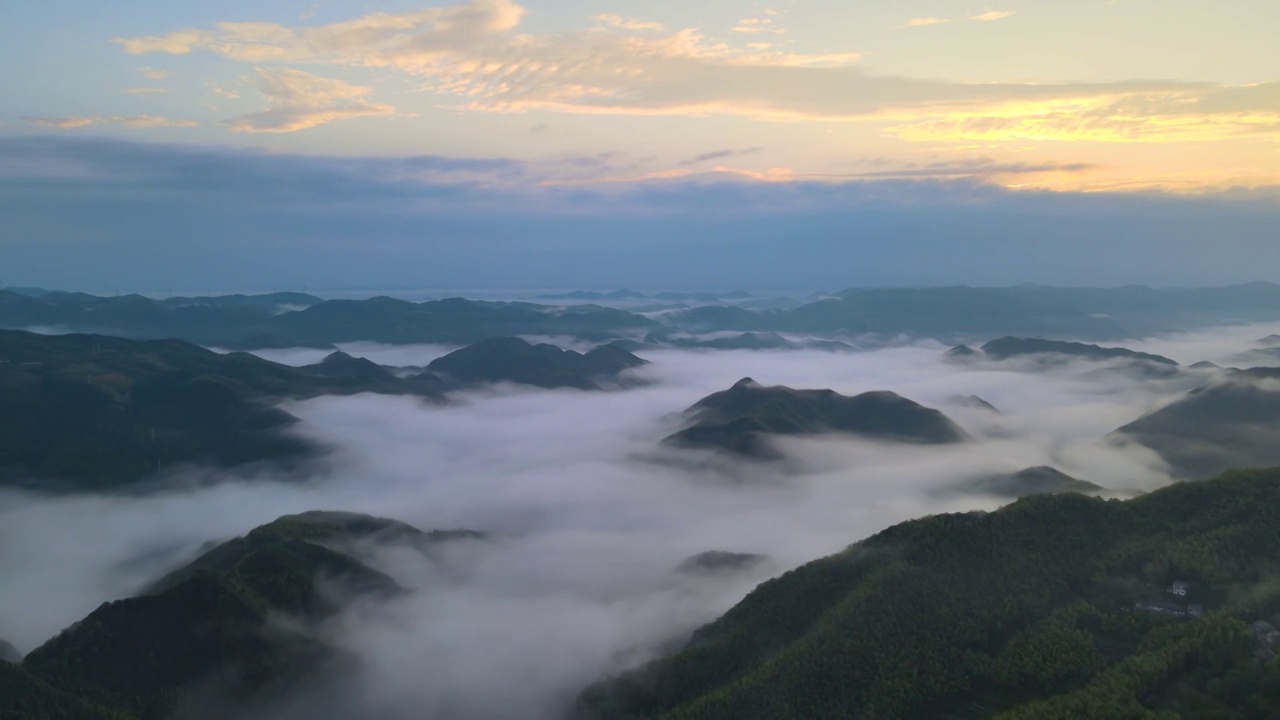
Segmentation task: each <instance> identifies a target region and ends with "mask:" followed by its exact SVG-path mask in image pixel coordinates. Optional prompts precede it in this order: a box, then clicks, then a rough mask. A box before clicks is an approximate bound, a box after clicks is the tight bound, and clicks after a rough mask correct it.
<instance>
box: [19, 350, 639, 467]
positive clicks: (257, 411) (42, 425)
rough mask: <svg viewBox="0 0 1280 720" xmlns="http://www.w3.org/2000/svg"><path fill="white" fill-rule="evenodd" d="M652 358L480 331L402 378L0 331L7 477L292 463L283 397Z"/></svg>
mask: <svg viewBox="0 0 1280 720" xmlns="http://www.w3.org/2000/svg"><path fill="white" fill-rule="evenodd" d="M644 364H645V361H644V360H641V359H640V358H638V357H636V356H634V355H632V354H631V353H628V352H627V351H626V350H623V349H622V348H619V347H615V346H612V345H605V346H602V347H599V348H597V349H595V350H593V351H591V352H589V353H586V354H581V353H577V352H573V351H566V350H561V349H559V348H557V347H555V346H553V345H536V346H535V345H531V344H529V343H527V342H525V341H524V340H520V339H518V338H505V339H495V340H487V341H483V342H481V343H479V344H476V345H473V346H469V347H466V348H463V349H461V350H458V351H456V352H454V353H451V354H449V355H446V356H444V357H442V358H440V359H438V360H436V361H435V362H433V363H431V365H430V368H429V370H428V371H426V372H423V371H420V370H419V371H415V372H413V373H412V374H409V375H407V376H401V375H397V374H393V373H392V372H391V371H390V370H388V369H387V368H384V367H382V366H380V365H378V364H376V363H373V362H371V361H369V360H367V359H364V358H356V357H352V356H351V355H348V354H346V353H344V352H340V351H336V352H334V353H331V354H330V355H328V356H327V357H326V358H324V360H322V361H321V362H319V363H317V364H314V365H308V366H305V367H290V366H286V365H280V364H277V363H273V362H270V361H268V360H263V359H262V358H259V357H257V356H254V355H250V354H248V353H229V354H221V353H217V352H213V351H211V350H206V349H204V348H201V347H198V346H196V345H192V344H190V343H187V342H184V341H181V340H126V339H122V338H115V337H107V336H102V335H39V334H36V333H29V332H23V331H17V330H0V485H5V484H19V485H27V486H34V487H39V488H41V489H44V490H87V489H96V490H110V489H118V488H122V487H125V486H128V485H131V484H133V483H137V482H139V481H143V480H146V479H149V478H154V477H156V476H158V475H160V474H161V473H163V472H164V471H165V470H168V469H172V468H174V467H178V466H183V465H194V464H204V465H214V466H221V467H229V466H236V465H243V464H246V463H254V462H262V461H272V462H276V463H293V462H298V461H301V460H304V459H306V458H308V457H310V456H312V455H314V454H315V453H317V452H318V451H319V450H320V449H319V448H317V447H314V446H312V445H311V444H310V443H307V442H305V441H303V440H301V439H300V438H298V437H296V436H292V435H289V434H287V433H286V432H284V431H285V430H287V429H288V428H290V427H291V426H292V425H294V424H295V423H297V422H298V419H297V418H296V417H294V416H293V415H291V414H289V413H288V412H285V411H284V410H281V409H279V408H278V407H276V404H277V403H278V402H279V401H280V400H282V399H286V398H294V399H298V398H310V397H315V396H319V395H351V394H355V393H366V392H367V393H379V394H386V395H416V396H419V397H423V398H426V399H430V400H432V401H437V402H441V401H443V400H444V399H445V396H446V393H448V392H450V391H453V390H458V389H463V388H468V387H474V386H476V385H479V384H484V383H490V382H504V381H505V382H513V383H522V384H527V385H534V386H537V387H543V388H558V387H571V388H580V389H601V388H604V387H621V386H625V385H627V384H635V383H638V382H639V380H638V379H630V378H627V377H625V376H623V375H622V373H623V372H624V371H626V370H629V369H632V368H636V367H640V366H642V365H644Z"/></svg>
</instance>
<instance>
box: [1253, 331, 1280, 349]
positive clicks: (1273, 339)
mask: <svg viewBox="0 0 1280 720" xmlns="http://www.w3.org/2000/svg"><path fill="white" fill-rule="evenodd" d="M1258 344H1259V345H1261V346H1262V347H1280V335H1275V334H1272V335H1268V336H1266V337H1264V338H1258Z"/></svg>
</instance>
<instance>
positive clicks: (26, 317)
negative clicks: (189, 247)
mask: <svg viewBox="0 0 1280 720" xmlns="http://www.w3.org/2000/svg"><path fill="white" fill-rule="evenodd" d="M15 290H21V292H15ZM639 295H640V294H639V293H630V292H624V291H620V292H614V293H591V292H580V293H575V297H573V298H566V299H573V300H575V301H580V300H587V301H590V300H600V301H614V300H635V299H639V297H638V296H639ZM650 297H651V298H652V299H654V300H658V301H668V302H679V301H690V302H691V303H708V304H706V305H703V306H700V307H693V308H688V309H685V310H676V311H670V312H662V313H660V314H659V315H657V316H655V319H651V318H648V317H645V316H644V315H641V314H638V313H636V312H627V311H624V310H619V309H614V308H608V307H603V306H600V305H595V304H590V303H587V304H578V305H570V306H567V307H566V306H556V305H539V304H534V303H526V302H481V301H474V300H465V299H462V298H448V299H444V300H432V301H427V302H422V303H413V302H408V301H405V300H397V299H393V298H389V297H375V298H369V299H365V300H322V299H321V298H318V297H315V296H312V295H307V294H305V293H272V294H268V295H224V296H215V297H205V298H200V297H196V298H186V297H178V298H168V299H165V300H157V299H153V298H147V297H143V296H141V295H121V296H115V297H97V296H93V295H89V294H86V293H71V292H60V291H26V290H23V289H20V288H10V289H7V290H0V327H7V328H17V329H21V328H30V327H59V328H65V329H69V330H75V331H80V332H99V333H103V334H111V335H119V336H124V337H135V338H180V339H184V340H189V341H191V342H198V343H202V344H207V345H217V346H219V347H227V348H237V349H253V348H255V347H289V346H314V345H332V344H334V343H341V342H351V341H361V340H368V341H376V342H385V343H398V344H403V343H441V344H451V345H465V344H469V343H474V342H478V341H480V340H484V339H486V338H492V337H504V336H512V335H542V336H570V337H576V338H580V339H585V340H593V341H607V340H613V339H618V338H622V337H628V336H632V337H634V336H636V335H638V334H641V333H644V332H649V331H652V330H655V329H659V328H665V329H666V330H668V331H681V332H690V333H706V332H723V331H729V330H734V331H738V332H779V333H788V334H797V335H818V336H823V335H825V336H831V335H843V336H852V335H870V336H883V337H893V336H896V335H899V334H906V335H911V336H916V337H932V338H937V339H941V340H947V341H951V340H954V341H961V340H963V339H965V338H972V337H984V336H985V337H996V336H1001V335H1014V336H1059V337H1067V336H1069V337H1078V338H1086V339H1090V340H1094V341H1115V340H1120V339H1124V338H1131V337H1139V336H1144V335H1148V334H1152V333H1157V332H1167V331H1170V330H1179V329H1181V330H1186V329H1191V328H1195V327H1203V326H1207V325H1214V324H1221V323H1223V322H1228V321H1240V320H1257V321H1263V320H1266V321H1273V320H1277V319H1280V286H1276V285H1271V284H1262V285H1259V284H1253V285H1241V286H1232V287H1224V288H1200V289H1190V290H1153V289H1151V288H1144V287H1140V286H1133V287H1125V288H1111V289H1089V288H1050V287H1041V286H1019V287H1012V288H973V287H935V288H872V289H866V288H859V289H850V290H845V291H843V292H842V293H840V294H839V295H838V296H837V297H821V298H819V299H817V300H815V301H814V302H810V303H807V304H804V305H801V306H799V307H787V304H786V303H784V304H782V305H781V306H780V307H779V308H778V309H760V310H751V309H747V308H745V307H738V306H733V305H723V304H720V303H722V302H723V301H726V300H729V301H737V300H742V299H746V298H749V297H750V296H749V295H748V294H747V293H670V292H668V293H658V294H656V295H652V296H650ZM653 309H655V310H657V309H659V307H657V306H655V307H654V308H653ZM259 343H267V344H266V345H261V344H259Z"/></svg>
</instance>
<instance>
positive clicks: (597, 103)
mask: <svg viewBox="0 0 1280 720" xmlns="http://www.w3.org/2000/svg"><path fill="white" fill-rule="evenodd" d="M523 14H524V9H523V8H522V7H521V6H519V5H517V4H515V3H514V2H512V1H511V0H470V1H469V2H464V3H462V4H458V5H453V6H449V7H437V8H430V9H427V10H420V11H416V12H411V13H405V14H400V15H393V14H386V13H375V14H372V15H367V16H364V17H359V18H355V19H352V20H347V21H344V22H337V23H330V24H327V25H318V26H302V27H287V26H284V25H279V24H276V23H220V24H218V25H216V26H214V27H213V28H212V29H183V30H179V31H177V32H173V33H170V34H168V35H162V36H148V37H137V38H118V39H117V40H116V42H117V43H118V44H119V45H120V46H121V47H122V48H123V49H124V50H125V51H126V52H128V53H132V54H148V53H168V54H185V53H189V52H192V51H194V50H204V51H207V52H211V53H214V54H216V55H219V56H221V57H223V58H225V59H227V60H230V61H235V62H242V63H252V64H253V65H256V66H260V67H264V68H265V69H264V70H263V71H262V72H268V73H270V72H275V70H272V69H270V68H267V67H266V66H269V65H278V64H283V63H288V64H291V65H313V66H337V67H353V68H376V69H378V70H380V71H383V72H385V71H386V70H396V71H399V72H401V73H404V74H406V75H408V76H411V77H413V78H415V79H417V80H419V81H420V83H421V86H422V88H423V89H424V90H425V91H427V92H430V93H433V94H435V95H436V96H437V97H438V98H440V99H441V100H443V101H445V102H446V103H447V102H450V101H452V106H453V107H455V108H458V109H464V110H473V111H484V112H524V111H529V110H550V111H557V112H567V113H584V114H631V115H708V114H732V115H740V116H748V117H753V118H759V119H768V120H823V121H846V122H847V121H867V122H874V123H880V124H883V125H884V126H885V127H886V128H888V129H889V134H890V135H891V136H893V137H896V138H899V139H902V140H907V141H923V142H935V141H940V140H947V139H954V138H973V139H980V140H1000V139H1018V138H1021V139H1034V138H1051V139H1063V140H1066V139H1090V140H1096V141H1104V142H1128V141H1134V140H1156V139H1184V138H1187V137H1198V138H1205V137H1212V138H1217V139H1231V138H1238V137H1240V136H1241V134H1268V133H1270V134H1278V133H1280V90H1278V89H1277V88H1280V84H1276V83H1271V84H1259V85H1246V86H1225V85H1220V84H1215V83H1205V82H1198V83H1189V82H1176V81H1163V80H1157V81H1128V82H1112V83H1057V84H1054V83H1046V84H1031V83H960V82H947V81H934V80H922V79H916V78H906V77H889V76H873V75H868V74H866V73H863V72H860V71H859V70H858V69H857V68H856V67H854V65H855V63H856V62H857V60H858V57H859V56H858V54H857V53H856V52H853V51H846V52H832V53H824V54H804V53H785V52H781V51H777V50H774V49H773V48H771V47H770V48H765V47H759V46H757V47H746V48H738V47H734V46H731V45H729V44H727V43H724V42H720V41H717V40H714V39H711V38H708V37H707V36H705V35H704V34H702V33H700V32H698V31H697V30H694V29H687V28H686V29H681V30H675V31H663V32H656V31H654V32H646V33H643V34H641V33H636V32H631V31H627V30H626V29H625V28H624V27H620V26H615V25H612V24H608V23H602V24H601V25H598V26H596V27H594V28H592V29H589V30H585V31H581V32H556V33H545V34H539V33H533V32H519V31H518V27H519V25H520V21H521V18H522V17H523ZM1009 14H1011V11H1003V10H993V11H989V12H985V13H983V14H981V15H973V16H969V17H968V18H965V19H966V20H967V21H971V22H985V21H991V20H997V19H1000V18H1004V17H1008V16H1009ZM776 17H777V14H776V13H772V14H771V13H769V12H762V13H761V14H759V15H757V16H754V20H758V21H759V22H752V23H750V24H747V25H741V24H740V25H741V26H742V27H772V26H773V25H774V23H773V20H774V18H776ZM917 20H921V19H917ZM619 21H620V22H625V20H624V19H622V18H619ZM765 21H769V22H765ZM942 21H948V22H949V21H950V20H948V19H945V18H943V19H940V20H939V22H942ZM922 22H923V20H922ZM926 24H927V23H926ZM935 24H936V23H935ZM281 72H286V73H288V72H299V71H292V70H286V71H281ZM348 87H351V86H348ZM367 94H368V90H367V89H361V90H360V91H358V92H352V91H345V94H341V93H339V94H338V95H340V97H339V96H338V95H334V96H332V97H331V100H332V101H333V102H330V103H310V104H305V105H304V104H300V103H297V102H293V101H288V102H281V101H275V102H277V105H278V107H273V108H272V109H271V110H268V111H267V112H266V113H262V114H259V115H258V116H249V117H248V118H247V119H245V118H242V119H240V122H238V123H233V128H238V129H241V130H245V131H253V130H255V129H257V130H258V131H272V130H268V129H277V128H280V129H283V128H291V129H301V128H302V127H312V126H314V125H315V124H319V123H320V122H327V121H328V120H332V119H336V118H339V117H351V116H358V115H379V114H382V115H385V114H390V113H391V112H392V109H391V108H390V107H389V106H386V105H376V104H373V103H371V102H369V101H367V100H366V99H365V96H366V95H367ZM1081 110H1085V111H1087V114H1085V115H1080V111H1081ZM274 131H280V130H278V129H277V130H274Z"/></svg>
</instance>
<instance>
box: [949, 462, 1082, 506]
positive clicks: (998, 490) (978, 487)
mask: <svg viewBox="0 0 1280 720" xmlns="http://www.w3.org/2000/svg"><path fill="white" fill-rule="evenodd" d="M961 488H962V489H963V490H965V491H966V492H976V493H982V494H985V495H996V496H999V497H1007V498H1021V497H1026V496H1028V495H1039V494H1043V493H1071V492H1079V493H1090V492H1097V491H1099V490H1102V489H1103V488H1102V487H1101V486H1099V485H1094V484H1093V483H1091V482H1087V481H1085V480H1077V479H1076V478H1073V477H1071V476H1070V475H1068V474H1066V473H1064V472H1062V471H1061V470H1058V469H1056V468H1051V467H1048V466H1044V465H1041V466H1038V467H1029V468H1026V469H1023V470H1019V471H1018V472H1015V473H1008V474H1002V475H988V476H986V477H981V478H977V479H974V480H971V481H968V482H966V483H964V484H963V485H962V486H961Z"/></svg>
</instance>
